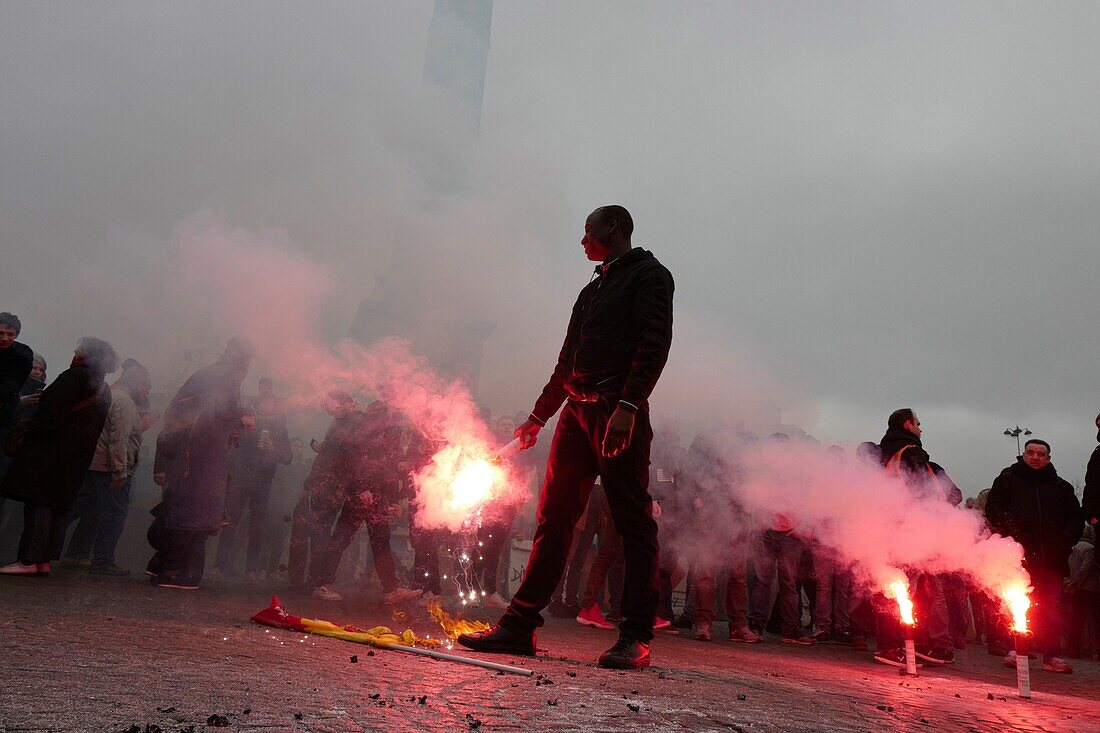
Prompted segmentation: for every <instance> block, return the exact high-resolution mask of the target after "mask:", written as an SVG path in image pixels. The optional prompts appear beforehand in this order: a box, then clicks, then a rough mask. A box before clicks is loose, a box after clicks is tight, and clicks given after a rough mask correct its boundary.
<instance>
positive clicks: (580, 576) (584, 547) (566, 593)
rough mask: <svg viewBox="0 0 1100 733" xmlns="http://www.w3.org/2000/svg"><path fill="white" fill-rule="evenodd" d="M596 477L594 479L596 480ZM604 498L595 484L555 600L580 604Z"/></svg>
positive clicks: (601, 489) (555, 590)
mask: <svg viewBox="0 0 1100 733" xmlns="http://www.w3.org/2000/svg"><path fill="white" fill-rule="evenodd" d="M595 480H596V479H595V478H593V479H592V481H593V482H595ZM602 500H603V487H602V486H593V487H592V489H591V493H590V494H589V497H588V511H587V516H586V517H585V522H584V524H583V525H580V526H579V527H577V528H576V531H575V532H574V533H573V547H572V548H571V549H570V551H569V565H568V566H567V567H566V569H565V573H564V574H563V575H562V578H561V580H559V581H558V587H557V588H555V589H554V598H553V600H559V599H560V600H561V601H562V603H564V604H565V605H566V606H576V605H578V600H577V593H578V592H579V591H580V589H581V583H583V582H584V563H585V560H587V559H588V553H589V552H590V551H591V550H592V541H593V540H594V539H596V533H597V532H598V530H599V528H600V521H599V517H598V516H597V515H598V514H599V509H598V504H599V502H600V501H602Z"/></svg>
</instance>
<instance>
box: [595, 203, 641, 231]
mask: <svg viewBox="0 0 1100 733" xmlns="http://www.w3.org/2000/svg"><path fill="white" fill-rule="evenodd" d="M593 213H596V214H599V215H600V216H601V217H603V220H604V221H605V222H608V223H611V222H615V225H616V226H617V227H618V229H619V230H620V231H621V232H622V233H623V236H625V237H626V238H627V239H629V238H630V235H631V234H633V233H634V219H633V217H631V216H630V212H629V211H627V210H626V207H625V206H619V205H618V204H611V205H610V206H601V207H600V208H598V209H596V211H595V212H593Z"/></svg>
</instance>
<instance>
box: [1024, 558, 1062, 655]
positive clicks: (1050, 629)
mask: <svg viewBox="0 0 1100 733" xmlns="http://www.w3.org/2000/svg"><path fill="white" fill-rule="evenodd" d="M1028 573H1030V574H1031V584H1032V585H1033V586H1035V590H1033V591H1032V592H1031V602H1032V603H1034V604H1035V610H1034V611H1032V612H1031V614H1030V617H1031V625H1032V631H1033V632H1034V634H1035V640H1034V641H1033V642H1032V648H1033V649H1034V650H1035V651H1037V652H1041V653H1042V655H1043V657H1044V659H1050V658H1051V657H1057V656H1058V655H1060V654H1061V653H1062V574H1061V573H1059V572H1058V571H1057V570H1048V569H1047V568H1042V567H1039V568H1028Z"/></svg>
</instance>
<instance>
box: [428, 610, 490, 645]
mask: <svg viewBox="0 0 1100 733" xmlns="http://www.w3.org/2000/svg"><path fill="white" fill-rule="evenodd" d="M428 615H430V616H431V617H432V619H433V620H434V621H435V622H436V623H438V624H439V627H440V628H441V629H443V633H445V634H446V635H447V637H448V638H450V639H456V638H458V636H459V634H475V633H477V632H479V631H488V630H489V629H491V628H492V627H491V626H490V625H489V624H487V623H485V622H484V621H469V620H466V619H460V618H455V617H454V616H451V615H450V614H449V613H447V612H446V611H444V610H443V607H442V606H440V605H439V602H438V601H432V602H431V603H429V604H428Z"/></svg>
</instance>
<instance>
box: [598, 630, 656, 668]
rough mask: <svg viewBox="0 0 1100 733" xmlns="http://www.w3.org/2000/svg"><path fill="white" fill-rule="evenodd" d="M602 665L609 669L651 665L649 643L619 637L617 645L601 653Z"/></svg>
mask: <svg viewBox="0 0 1100 733" xmlns="http://www.w3.org/2000/svg"><path fill="white" fill-rule="evenodd" d="M600 666H601V667H607V668H608V669H644V668H646V667H648V666H649V644H643V643H642V642H640V641H634V640H633V639H630V638H627V637H619V640H618V641H617V642H615V646H613V647H611V648H610V649H608V650H607V651H606V652H604V653H603V654H601V655H600Z"/></svg>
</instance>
